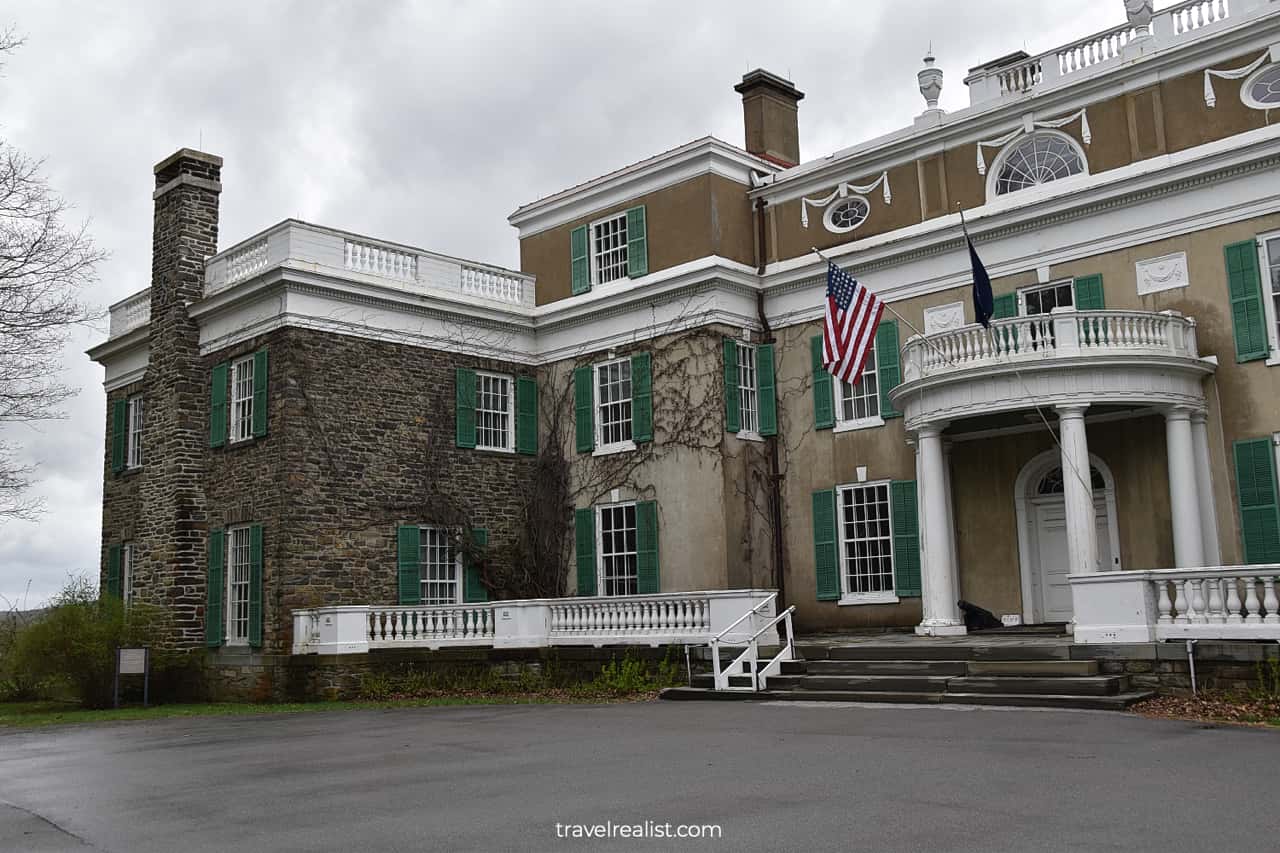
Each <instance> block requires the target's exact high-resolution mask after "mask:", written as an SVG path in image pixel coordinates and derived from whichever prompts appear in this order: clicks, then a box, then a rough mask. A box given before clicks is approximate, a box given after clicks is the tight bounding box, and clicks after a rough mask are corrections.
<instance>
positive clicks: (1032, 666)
mask: <svg viewBox="0 0 1280 853" xmlns="http://www.w3.org/2000/svg"><path fill="white" fill-rule="evenodd" d="M966 666H967V671H966V672H963V673H960V674H961V675H1038V676H1055V675H1097V674H1098V662H1097V661H1096V660H1040V661H1036V660H971V661H969V662H968V663H967V665H966Z"/></svg>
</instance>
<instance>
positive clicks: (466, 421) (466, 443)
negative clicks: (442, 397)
mask: <svg viewBox="0 0 1280 853" xmlns="http://www.w3.org/2000/svg"><path fill="white" fill-rule="evenodd" d="M453 398H454V402H455V403H456V404H457V405H456V412H457V415H456V430H455V434H456V436H457V437H456V441H457V443H458V446H459V447H475V446H476V372H475V371H474V370H467V369H465V368H462V367H459V368H458V370H457V379H456V380H455V382H454V395H453Z"/></svg>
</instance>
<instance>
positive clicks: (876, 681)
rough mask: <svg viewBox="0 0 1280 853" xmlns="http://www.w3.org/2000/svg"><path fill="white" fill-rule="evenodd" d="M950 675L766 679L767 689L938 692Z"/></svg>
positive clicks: (945, 686)
mask: <svg viewBox="0 0 1280 853" xmlns="http://www.w3.org/2000/svg"><path fill="white" fill-rule="evenodd" d="M949 679H950V676H946V675H777V676H774V677H773V678H770V679H769V689H770V690H775V689H776V690H850V691H854V692H866V691H874V692H877V693H879V692H884V691H898V690H904V691H908V692H911V693H941V692H943V691H944V690H946V689H947V681H948V680H949Z"/></svg>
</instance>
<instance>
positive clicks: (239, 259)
mask: <svg viewBox="0 0 1280 853" xmlns="http://www.w3.org/2000/svg"><path fill="white" fill-rule="evenodd" d="M266 267H267V238H266V237H263V238H261V239H259V240H254V241H253V242H252V243H249V244H248V245H246V246H242V247H239V248H237V249H235V250H234V251H232V252H231V253H230V254H228V255H227V280H226V284H228V285H230V284H235V283H236V282H237V281H243V280H244V279H246V278H250V277H251V276H254V275H257V274H258V273H260V272H262V270H264V269H266Z"/></svg>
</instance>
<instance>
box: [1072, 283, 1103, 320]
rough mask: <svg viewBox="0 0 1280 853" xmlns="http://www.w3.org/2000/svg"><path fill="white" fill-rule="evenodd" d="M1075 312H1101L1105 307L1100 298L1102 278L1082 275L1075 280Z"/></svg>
mask: <svg viewBox="0 0 1280 853" xmlns="http://www.w3.org/2000/svg"><path fill="white" fill-rule="evenodd" d="M1075 288H1076V297H1075V298H1076V310H1077V311H1101V310H1102V309H1103V308H1106V307H1107V304H1106V301H1105V300H1104V299H1103V298H1102V276H1100V275H1082V276H1080V277H1079V278H1077V279H1076V280H1075Z"/></svg>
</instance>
